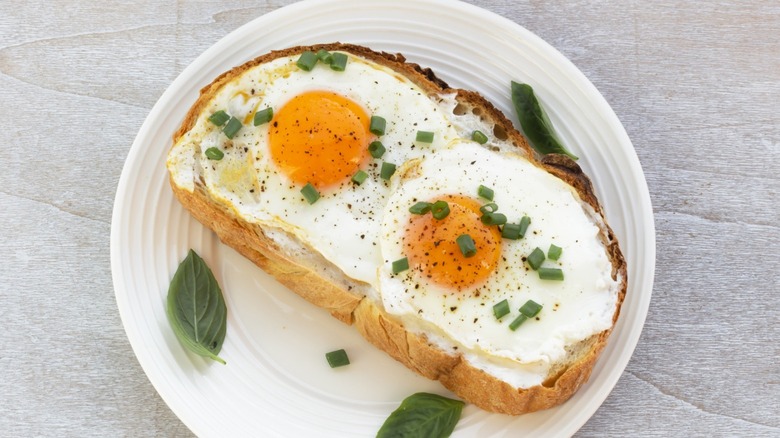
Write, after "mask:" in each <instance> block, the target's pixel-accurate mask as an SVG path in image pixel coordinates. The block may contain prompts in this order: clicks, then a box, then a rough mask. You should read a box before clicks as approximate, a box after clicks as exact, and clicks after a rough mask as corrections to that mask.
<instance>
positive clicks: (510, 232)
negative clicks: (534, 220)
mask: <svg viewBox="0 0 780 438" xmlns="http://www.w3.org/2000/svg"><path fill="white" fill-rule="evenodd" d="M501 237H503V238H504V239H511V240H517V239H519V238H520V224H504V226H503V227H502V228H501Z"/></svg>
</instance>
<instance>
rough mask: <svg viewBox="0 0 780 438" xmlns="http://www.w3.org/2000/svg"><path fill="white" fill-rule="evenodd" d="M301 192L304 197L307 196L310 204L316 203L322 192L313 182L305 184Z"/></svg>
mask: <svg viewBox="0 0 780 438" xmlns="http://www.w3.org/2000/svg"><path fill="white" fill-rule="evenodd" d="M301 194H302V195H303V197H304V198H306V202H308V203H309V204H314V203H315V202H317V200H318V199H320V192H318V191H317V189H315V188H314V186H313V185H311V183H307V184H306V185H305V186H303V188H302V189H301Z"/></svg>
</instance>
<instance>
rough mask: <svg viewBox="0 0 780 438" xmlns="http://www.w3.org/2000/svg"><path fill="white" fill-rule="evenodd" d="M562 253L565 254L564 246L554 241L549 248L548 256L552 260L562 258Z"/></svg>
mask: <svg viewBox="0 0 780 438" xmlns="http://www.w3.org/2000/svg"><path fill="white" fill-rule="evenodd" d="M561 254H563V248H561V247H560V246H557V245H555V244H554V243H553V244H551V245H550V249H548V250H547V258H548V259H550V260H558V259H559V258H561Z"/></svg>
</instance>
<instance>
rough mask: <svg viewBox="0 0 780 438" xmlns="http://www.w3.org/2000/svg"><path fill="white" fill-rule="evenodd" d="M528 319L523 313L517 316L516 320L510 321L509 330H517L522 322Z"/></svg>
mask: <svg viewBox="0 0 780 438" xmlns="http://www.w3.org/2000/svg"><path fill="white" fill-rule="evenodd" d="M527 320H528V317H527V316H525V315H523V314H522V313H521V314H520V315H518V316H517V318H515V320H514V321H512V322H510V323H509V330H512V331H515V330H517V328H518V327H520V324H522V323H524V322H526V321H527Z"/></svg>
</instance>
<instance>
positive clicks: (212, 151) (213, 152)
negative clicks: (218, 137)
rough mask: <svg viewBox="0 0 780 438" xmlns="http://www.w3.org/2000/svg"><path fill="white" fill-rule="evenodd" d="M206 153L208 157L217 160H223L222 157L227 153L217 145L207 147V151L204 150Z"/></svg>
mask: <svg viewBox="0 0 780 438" xmlns="http://www.w3.org/2000/svg"><path fill="white" fill-rule="evenodd" d="M204 154H206V158H208V159H209V160H216V161H219V160H221V159H222V157H224V156H225V153H224V152H222V151H221V150H219V149H218V148H216V147H210V148H208V149H206V152H204Z"/></svg>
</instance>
